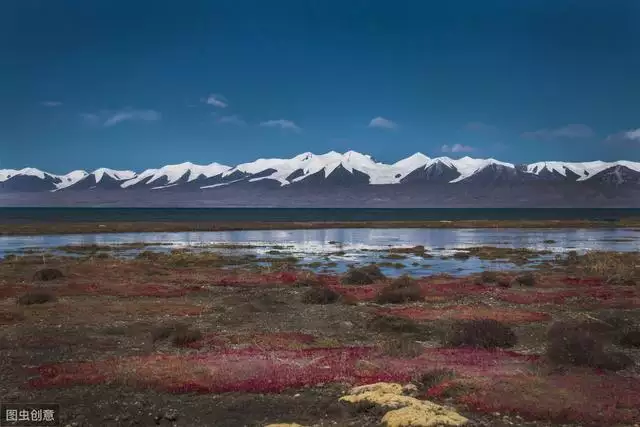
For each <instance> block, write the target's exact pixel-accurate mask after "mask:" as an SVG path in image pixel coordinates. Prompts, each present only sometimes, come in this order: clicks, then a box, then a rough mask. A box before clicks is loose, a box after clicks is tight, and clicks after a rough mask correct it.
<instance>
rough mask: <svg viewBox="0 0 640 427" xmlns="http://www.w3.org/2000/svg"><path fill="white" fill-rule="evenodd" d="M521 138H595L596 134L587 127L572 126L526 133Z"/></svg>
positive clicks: (580, 125)
mask: <svg viewBox="0 0 640 427" xmlns="http://www.w3.org/2000/svg"><path fill="white" fill-rule="evenodd" d="M521 136H522V137H523V138H527V139H554V138H591V137H592V136H595V132H594V131H593V129H591V128H590V127H589V126H587V125H583V124H570V125H566V126H563V127H560V128H557V129H539V130H536V131H531V132H524V133H523V134H522V135H521Z"/></svg>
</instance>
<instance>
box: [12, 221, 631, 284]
mask: <svg viewBox="0 0 640 427" xmlns="http://www.w3.org/2000/svg"><path fill="white" fill-rule="evenodd" d="M639 239H640V233H638V232H637V231H634V230H628V229H557V230H523V229H365V228H362V229H318V230H259V231H222V232H178V233H106V234H73V235H38V236H0V256H4V255H5V254H6V253H7V252H8V251H9V252H11V251H16V250H22V249H27V248H53V247H57V246H64V245H77V244H85V245H88V244H97V245H112V244H122V243H135V242H147V243H158V244H160V243H165V244H166V243H169V244H172V245H175V246H197V245H205V244H211V243H233V244H253V245H260V246H264V247H262V248H258V249H256V250H255V251H256V252H259V253H262V254H264V253H266V252H267V251H268V250H270V249H273V248H269V247H266V246H269V245H272V246H273V245H283V246H288V249H287V252H288V253H287V255H290V254H293V255H296V256H298V257H301V258H303V259H304V260H305V261H307V262H314V261H327V259H328V260H329V261H333V262H336V263H337V264H338V265H337V266H336V267H334V268H335V269H336V270H338V271H340V270H344V269H346V268H348V265H349V264H351V263H354V262H358V263H362V262H370V261H383V260H381V259H380V258H379V256H380V254H379V253H372V252H364V251H363V249H383V248H387V247H391V246H415V245H423V246H424V247H425V248H426V249H427V250H429V251H430V252H431V253H432V254H434V255H436V258H433V259H423V258H421V257H409V258H407V259H406V260H397V262H401V263H402V264H403V265H404V266H405V268H404V269H395V268H393V267H391V268H386V272H387V273H389V274H391V275H395V274H399V273H402V272H410V273H415V274H427V273H424V271H428V272H431V273H433V272H447V273H452V274H466V273H469V272H473V271H477V270H479V269H487V268H492V269H497V268H510V267H513V266H511V265H508V264H495V263H492V262H488V261H481V260H478V259H470V260H467V261H461V260H442V259H439V258H437V257H438V256H439V255H448V254H451V253H452V252H453V251H454V250H455V249H464V248H467V247H472V246H500V247H513V248H530V249H536V250H543V249H546V250H550V251H552V252H565V251H568V250H571V249H575V250H578V251H579V252H583V251H586V250H614V251H637V250H639V247H640V245H639V242H640V240H639ZM330 242H332V243H330ZM335 242H338V243H339V244H335ZM164 249H165V250H166V247H165V248H164ZM336 251H344V252H345V253H344V254H342V255H336V254H331V253H335V252H336ZM387 261H389V260H387ZM394 262H396V261H395V260H394ZM414 263H418V264H419V265H417V266H415V265H412V264H414ZM425 264H427V265H428V267H425Z"/></svg>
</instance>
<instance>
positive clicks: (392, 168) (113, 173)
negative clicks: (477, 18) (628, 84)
mask: <svg viewBox="0 0 640 427" xmlns="http://www.w3.org/2000/svg"><path fill="white" fill-rule="evenodd" d="M612 174H613V175H612ZM636 174H640V162H631V161H624V160H621V161H617V162H603V161H593V162H558V161H543V162H536V163H532V164H529V165H521V166H518V167H517V168H516V167H515V166H514V165H513V164H511V163H505V162H501V161H498V160H495V159H492V158H489V159H475V158H471V157H468V156H467V157H462V158H460V159H452V158H450V157H436V158H429V157H428V156H426V155H424V154H422V153H415V154H413V155H411V156H409V157H407V158H405V159H402V160H399V161H397V162H395V163H392V164H385V163H380V162H377V161H375V160H374V159H373V158H372V157H371V156H369V155H367V154H362V153H359V152H356V151H347V152H346V153H338V152H336V151H330V152H327V153H324V154H313V153H310V152H305V153H302V154H299V155H297V156H295V157H292V158H290V159H282V158H261V159H257V160H255V161H253V162H249V163H242V164H239V165H237V166H235V167H230V166H225V165H222V164H219V163H211V164H209V165H197V164H194V163H190V162H185V163H180V164H172V165H166V166H163V167H161V168H158V169H147V170H145V171H144V172H142V173H140V174H136V172H134V171H118V170H112V169H107V168H100V169H96V170H94V171H93V172H90V173H87V172H85V171H82V170H76V171H73V172H70V173H68V174H66V175H54V174H50V173H47V172H43V171H41V170H39V169H35V168H24V169H20V170H15V169H0V188H2V189H3V191H58V190H62V189H77V190H95V189H98V188H99V189H111V190H114V189H118V188H129V187H132V186H136V187H144V188H152V189H154V190H162V189H165V188H170V187H174V188H175V189H182V188H190V189H194V188H202V189H205V188H217V187H221V186H229V185H234V184H236V183H239V182H244V183H254V182H259V181H263V182H265V183H269V184H271V185H276V186H277V185H278V184H279V185H280V186H288V185H296V184H298V183H302V182H305V184H306V185H311V186H314V185H324V184H325V183H327V184H329V185H340V186H343V185H350V184H354V185H355V184H357V185H360V184H364V183H369V184H373V185H380V184H400V183H411V184H412V185H420V184H421V183H422V182H432V183H442V184H444V183H458V182H469V183H474V184H476V185H477V184H479V183H480V184H481V183H485V184H483V185H492V184H493V183H495V182H506V181H508V182H521V181H522V180H525V181H528V180H536V179H537V177H539V178H540V179H548V178H553V179H560V180H567V181H586V180H589V179H592V178H594V177H595V176H597V177H598V178H594V181H595V180H598V182H600V181H602V182H603V183H609V182H614V183H620V182H625V183H631V184H634V183H636V182H638V181H637V180H638V178H637V177H636ZM614 175H615V176H614ZM472 177H473V178H472ZM189 183H191V184H190V185H188V186H184V187H183V185H184V184H189Z"/></svg>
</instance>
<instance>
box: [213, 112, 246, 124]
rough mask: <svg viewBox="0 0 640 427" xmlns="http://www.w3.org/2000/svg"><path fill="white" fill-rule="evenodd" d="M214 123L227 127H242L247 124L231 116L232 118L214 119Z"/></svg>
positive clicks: (235, 116)
mask: <svg viewBox="0 0 640 427" xmlns="http://www.w3.org/2000/svg"><path fill="white" fill-rule="evenodd" d="M216 123H220V124H228V125H235V126H244V125H246V124H247V122H245V121H244V120H242V118H240V117H239V116H237V115H235V114H234V115H233V116H221V117H218V118H217V119H216Z"/></svg>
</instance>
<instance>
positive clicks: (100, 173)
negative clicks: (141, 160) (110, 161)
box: [91, 168, 136, 182]
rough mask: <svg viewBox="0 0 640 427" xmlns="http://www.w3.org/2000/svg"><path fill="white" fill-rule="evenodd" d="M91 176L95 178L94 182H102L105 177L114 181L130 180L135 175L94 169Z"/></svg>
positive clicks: (127, 172)
mask: <svg viewBox="0 0 640 427" xmlns="http://www.w3.org/2000/svg"><path fill="white" fill-rule="evenodd" d="M91 174H92V175H93V176H94V177H95V179H96V182H100V181H102V178H104V177H105V175H106V176H108V177H109V178H113V179H114V180H116V181H122V180H127V179H132V178H134V177H135V176H136V173H135V172H133V171H117V170H113V169H107V168H99V169H96V170H94V171H93V172H92V173H91Z"/></svg>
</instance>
